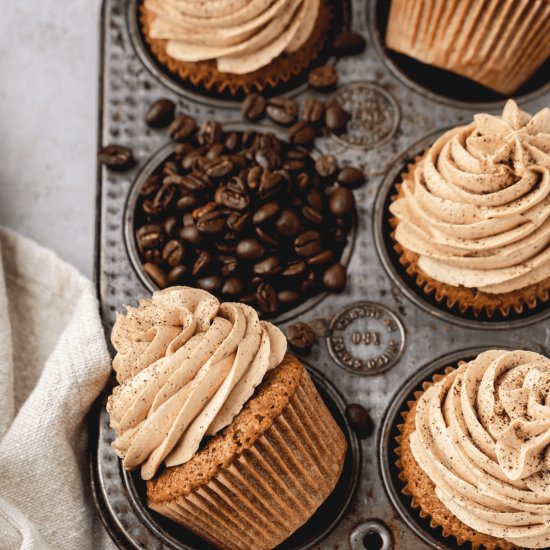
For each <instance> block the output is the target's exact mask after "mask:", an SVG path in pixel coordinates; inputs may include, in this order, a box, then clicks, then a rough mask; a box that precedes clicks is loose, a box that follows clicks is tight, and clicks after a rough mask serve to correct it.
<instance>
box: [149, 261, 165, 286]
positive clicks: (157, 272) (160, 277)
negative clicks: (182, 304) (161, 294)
mask: <svg viewBox="0 0 550 550" xmlns="http://www.w3.org/2000/svg"><path fill="white" fill-rule="evenodd" d="M143 269H144V270H145V273H147V275H149V277H150V278H151V280H152V281H153V283H155V284H156V285H157V286H158V287H159V288H166V287H167V286H168V277H166V273H164V271H163V270H162V269H161V268H160V267H159V266H158V265H156V264H151V263H146V264H143Z"/></svg>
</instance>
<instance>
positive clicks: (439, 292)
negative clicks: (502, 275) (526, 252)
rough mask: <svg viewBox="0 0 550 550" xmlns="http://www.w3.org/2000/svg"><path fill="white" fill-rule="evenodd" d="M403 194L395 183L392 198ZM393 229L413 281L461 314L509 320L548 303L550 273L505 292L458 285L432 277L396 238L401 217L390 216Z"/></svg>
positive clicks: (405, 177)
mask: <svg viewBox="0 0 550 550" xmlns="http://www.w3.org/2000/svg"><path fill="white" fill-rule="evenodd" d="M423 158H424V155H420V156H418V157H416V158H415V159H414V161H413V162H412V163H411V164H409V166H408V168H407V170H406V171H405V172H404V173H403V174H402V175H401V181H405V180H409V179H410V178H412V177H413V176H414V172H415V170H416V169H417V168H418V167H419V166H420V163H421V161H422V160H423ZM403 196H404V192H403V189H402V184H401V183H397V184H396V185H395V193H394V195H393V196H392V197H391V198H390V200H391V202H394V201H396V200H397V199H399V198H402V197H403ZM388 221H389V224H390V227H391V228H392V229H393V231H392V232H391V234H390V237H391V239H392V241H393V245H394V246H393V249H394V251H395V253H396V254H397V258H398V261H399V263H400V264H401V266H403V268H404V270H405V273H406V276H407V278H408V280H409V283H410V284H411V285H414V286H416V287H417V288H419V289H421V290H422V291H423V292H424V294H426V295H427V296H429V297H431V298H433V299H434V300H435V302H436V303H437V304H438V305H439V306H440V307H443V308H446V309H448V310H450V312H452V310H453V309H455V310H458V312H459V313H460V314H461V315H464V314H471V315H472V316H473V317H474V319H478V318H480V317H486V318H487V319H488V320H498V318H501V319H502V320H506V319H508V318H510V316H511V315H517V316H521V315H525V314H528V313H529V312H530V310H533V309H535V308H538V307H540V306H542V305H543V304H546V303H547V302H548V300H549V298H550V277H549V278H547V279H545V280H543V281H540V282H539V283H536V284H532V285H529V286H527V287H525V288H522V289H518V290H514V291H512V292H505V293H502V294H489V293H487V292H482V291H480V290H478V289H476V288H466V287H462V286H460V287H455V286H451V285H448V284H445V283H442V282H440V281H437V280H435V279H434V278H433V277H430V276H429V275H427V274H426V273H424V271H422V269H420V267H419V266H418V258H419V256H418V254H416V253H414V252H412V251H410V250H407V249H405V248H403V247H402V246H401V245H400V244H399V243H398V242H397V241H396V239H395V229H396V228H397V226H398V224H399V220H398V219H397V218H396V217H395V216H390V218H389V220H388Z"/></svg>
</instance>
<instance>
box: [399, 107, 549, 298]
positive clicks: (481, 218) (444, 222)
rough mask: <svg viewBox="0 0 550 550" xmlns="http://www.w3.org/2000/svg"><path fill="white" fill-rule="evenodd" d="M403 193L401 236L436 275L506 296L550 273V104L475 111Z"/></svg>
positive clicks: (423, 265) (420, 168) (408, 180)
mask: <svg viewBox="0 0 550 550" xmlns="http://www.w3.org/2000/svg"><path fill="white" fill-rule="evenodd" d="M402 190H403V193H404V196H403V197H402V198H400V199H398V200H397V201H395V202H394V203H393V204H392V205H391V207H390V210H391V212H392V213H393V215H394V216H396V217H397V218H398V219H399V224H398V226H397V229H396V233H395V238H396V240H397V241H398V242H399V243H400V244H401V245H402V246H403V247H404V248H405V249H407V250H409V251H412V252H415V253H416V254H418V255H419V259H418V265H419V267H420V268H421V269H422V270H423V271H424V272H425V273H426V274H428V275H429V276H430V277H432V278H433V279H436V280H437V281H440V282H442V283H446V284H449V285H452V286H464V287H467V288H477V289H479V290H481V291H484V292H487V293H491V294H501V293H505V292H511V291H514V290H518V289H521V288H525V287H526V286H529V285H531V284H534V283H538V282H540V281H543V280H545V279H546V278H548V277H550V109H548V108H546V109H543V110H542V111H540V112H539V113H537V114H536V115H535V116H533V117H531V116H530V115H528V114H527V113H525V112H524V111H522V110H520V109H519V108H518V106H517V105H516V103H515V102H514V101H512V100H510V101H508V102H507V103H506V106H505V108H504V111H503V113H502V116H492V115H488V114H479V115H475V116H474V121H473V122H472V123H471V124H469V125H467V126H461V127H458V128H455V129H453V130H450V131H448V132H446V133H445V134H443V135H442V136H441V137H440V138H439V139H438V140H437V141H436V142H435V143H434V145H433V146H432V147H431V148H430V149H429V150H428V152H427V154H426V156H425V157H424V158H423V160H422V161H421V162H420V164H419V165H418V167H417V168H416V170H415V171H414V177H412V178H406V181H404V183H403V188H402Z"/></svg>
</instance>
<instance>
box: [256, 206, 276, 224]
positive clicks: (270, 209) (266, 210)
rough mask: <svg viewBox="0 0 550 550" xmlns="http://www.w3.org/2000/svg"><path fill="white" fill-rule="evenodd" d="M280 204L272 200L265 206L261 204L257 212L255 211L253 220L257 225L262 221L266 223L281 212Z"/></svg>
mask: <svg viewBox="0 0 550 550" xmlns="http://www.w3.org/2000/svg"><path fill="white" fill-rule="evenodd" d="M279 209H280V207H279V204H278V203H276V202H274V201H272V202H268V203H266V204H264V205H263V206H261V207H260V208H258V210H256V212H254V216H253V217H252V221H253V222H254V223H255V224H256V225H261V224H262V223H265V222H267V221H268V220H270V219H271V218H273V216H275V214H277V213H278V212H279Z"/></svg>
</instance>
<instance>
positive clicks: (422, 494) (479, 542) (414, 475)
mask: <svg viewBox="0 0 550 550" xmlns="http://www.w3.org/2000/svg"><path fill="white" fill-rule="evenodd" d="M460 364H462V362H459V364H458V365H457V367H458V366H460ZM454 369H455V367H447V368H445V369H444V371H443V373H442V374H434V375H433V377H432V379H431V380H429V381H425V382H423V384H422V390H418V391H415V392H414V393H413V397H414V399H412V400H410V401H407V402H406V403H403V407H402V411H401V417H402V418H403V420H404V422H403V423H402V424H398V425H397V432H398V433H399V434H400V435H398V436H397V437H395V441H394V448H393V452H394V453H395V455H396V456H397V457H398V459H397V460H396V462H395V466H396V467H397V472H398V473H397V477H398V478H399V480H400V481H401V483H402V487H401V492H402V494H403V495H405V497H406V498H407V499H409V505H410V506H411V508H413V509H414V510H415V511H416V512H417V513H418V516H419V521H420V522H423V523H426V524H427V525H429V528H430V529H432V530H435V531H437V533H438V534H439V535H440V537H442V538H443V539H450V540H453V539H454V541H456V544H457V545H458V546H461V545H464V544H466V545H468V546H466V547H463V548H465V549H466V548H468V547H469V548H471V549H472V550H513V549H515V548H518V547H517V546H515V545H514V544H511V543H509V542H507V541H505V540H502V539H497V538H495V537H492V536H490V535H485V534H483V533H479V532H477V531H475V530H474V529H472V528H471V527H468V526H467V525H465V524H464V523H462V522H461V521H460V520H459V519H458V518H456V517H455V516H454V515H453V514H452V512H450V511H449V510H447V508H445V506H444V505H443V504H442V502H441V501H440V500H439V499H438V498H437V495H436V494H435V485H434V484H433V482H432V481H431V480H430V478H429V477H428V476H427V475H426V474H425V473H424V471H423V470H422V468H421V467H420V466H419V465H418V463H417V462H416V460H415V458H414V456H413V454H412V452H411V447H410V439H409V438H410V435H411V434H412V433H413V432H414V430H415V424H414V417H415V412H416V404H417V402H418V399H419V398H420V396H421V395H422V394H423V393H424V391H426V389H428V388H429V387H430V386H431V385H432V384H434V383H437V382H438V381H439V380H441V379H442V378H443V377H444V376H445V375H446V374H448V373H450V372H452V371H453V370H454ZM454 541H453V542H454ZM461 547H462V546H461Z"/></svg>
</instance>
